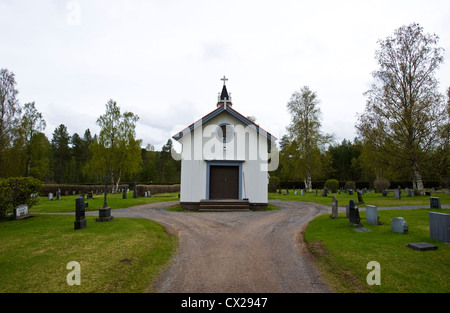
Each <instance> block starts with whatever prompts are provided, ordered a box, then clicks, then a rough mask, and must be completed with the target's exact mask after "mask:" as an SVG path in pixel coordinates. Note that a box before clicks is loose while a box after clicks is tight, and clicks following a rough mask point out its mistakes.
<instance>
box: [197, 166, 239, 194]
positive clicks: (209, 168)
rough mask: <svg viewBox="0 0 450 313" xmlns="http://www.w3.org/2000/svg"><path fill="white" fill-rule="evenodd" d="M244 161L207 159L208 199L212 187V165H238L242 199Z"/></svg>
mask: <svg viewBox="0 0 450 313" xmlns="http://www.w3.org/2000/svg"><path fill="white" fill-rule="evenodd" d="M242 163H244V161H225V160H221V161H206V200H210V199H209V187H210V171H211V166H237V167H238V168H239V170H238V172H239V173H238V175H239V186H238V192H239V200H242Z"/></svg>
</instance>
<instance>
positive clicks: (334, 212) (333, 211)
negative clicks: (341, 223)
mask: <svg viewBox="0 0 450 313" xmlns="http://www.w3.org/2000/svg"><path fill="white" fill-rule="evenodd" d="M337 217H338V200H337V198H336V196H334V197H333V200H332V201H331V218H337Z"/></svg>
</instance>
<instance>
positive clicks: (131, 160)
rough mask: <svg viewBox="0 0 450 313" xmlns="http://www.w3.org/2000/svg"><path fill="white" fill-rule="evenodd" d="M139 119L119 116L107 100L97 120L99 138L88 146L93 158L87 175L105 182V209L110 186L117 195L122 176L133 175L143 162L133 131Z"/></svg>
mask: <svg viewBox="0 0 450 313" xmlns="http://www.w3.org/2000/svg"><path fill="white" fill-rule="evenodd" d="M138 119H139V117H138V116H137V115H135V114H133V113H131V112H125V113H123V114H122V113H121V112H120V107H119V106H117V103H116V101H114V100H112V99H111V100H109V101H108V103H107V104H106V112H105V114H103V115H101V116H100V117H99V118H98V119H97V124H98V125H99V126H100V134H99V136H98V138H97V140H96V141H94V142H93V143H92V144H91V145H90V151H91V153H92V158H91V160H90V161H89V163H88V164H87V165H86V168H85V171H86V172H89V171H91V172H94V173H97V175H100V176H103V177H104V181H105V197H104V207H106V206H107V204H106V197H107V189H108V184H109V182H111V183H112V185H113V190H112V191H113V193H114V192H116V191H117V188H118V186H119V182H120V180H121V178H122V177H123V175H124V174H129V175H133V174H135V173H137V172H138V171H139V169H140V163H141V162H142V157H141V149H140V143H141V141H140V140H136V139H135V136H136V133H135V128H136V122H137V121H138Z"/></svg>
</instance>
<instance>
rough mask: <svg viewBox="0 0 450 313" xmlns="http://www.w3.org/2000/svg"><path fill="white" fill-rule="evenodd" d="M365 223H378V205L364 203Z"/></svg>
mask: <svg viewBox="0 0 450 313" xmlns="http://www.w3.org/2000/svg"><path fill="white" fill-rule="evenodd" d="M366 219H367V224H370V225H378V207H376V206H373V205H366Z"/></svg>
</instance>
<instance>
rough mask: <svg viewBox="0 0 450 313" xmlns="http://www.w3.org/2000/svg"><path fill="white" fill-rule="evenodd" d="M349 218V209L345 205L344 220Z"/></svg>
mask: <svg viewBox="0 0 450 313" xmlns="http://www.w3.org/2000/svg"><path fill="white" fill-rule="evenodd" d="M349 217H350V208H349V206H348V204H346V205H345V218H349Z"/></svg>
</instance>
